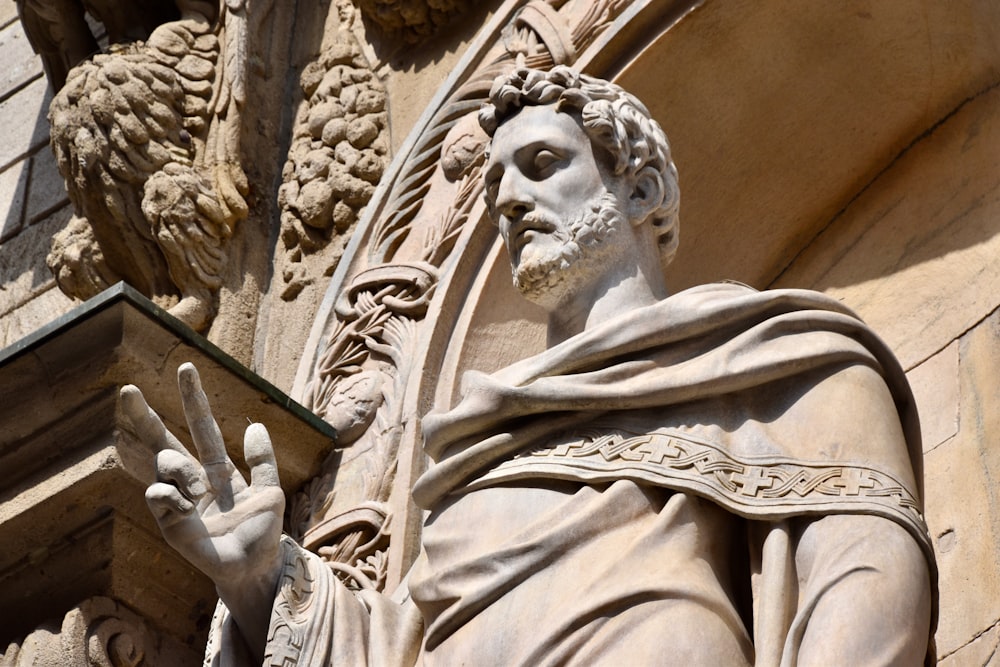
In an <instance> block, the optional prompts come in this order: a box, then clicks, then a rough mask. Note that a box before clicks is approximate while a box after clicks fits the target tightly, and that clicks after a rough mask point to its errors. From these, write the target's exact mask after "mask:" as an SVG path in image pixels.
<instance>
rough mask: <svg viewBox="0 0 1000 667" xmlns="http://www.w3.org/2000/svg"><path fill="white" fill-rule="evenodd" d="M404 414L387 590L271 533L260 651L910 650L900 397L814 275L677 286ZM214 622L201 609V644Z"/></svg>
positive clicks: (708, 653) (649, 653) (216, 647)
mask: <svg viewBox="0 0 1000 667" xmlns="http://www.w3.org/2000/svg"><path fill="white" fill-rule="evenodd" d="M423 431H424V438H425V448H426V451H427V454H428V455H429V456H430V458H431V459H432V461H433V463H432V464H431V465H430V467H429V469H428V471H427V472H426V473H425V474H424V475H423V476H422V477H421V478H420V479H419V480H418V481H417V483H416V485H415V487H414V490H413V497H414V500H415V501H416V502H417V504H418V505H419V506H421V507H422V508H424V509H426V510H427V511H428V514H427V520H426V522H425V526H424V529H423V533H422V545H423V550H422V553H421V556H420V558H419V559H418V561H417V563H416V564H415V566H414V568H413V570H412V571H411V573H410V576H409V577H408V581H407V584H406V588H405V589H404V590H403V591H401V592H400V595H398V596H397V597H396V598H395V599H394V600H390V599H389V598H387V597H384V596H381V595H380V594H377V593H374V592H371V591H366V592H363V593H361V594H359V595H357V596H355V595H352V594H350V593H349V592H348V591H347V590H346V589H345V588H344V587H343V586H342V585H341V584H340V582H339V581H337V580H336V579H335V577H333V576H332V575H331V574H330V571H329V570H328V569H327V568H326V567H325V566H323V565H322V563H321V562H320V561H319V560H318V558H316V557H315V556H312V555H311V554H308V553H307V552H304V551H303V550H301V549H300V548H298V547H297V546H295V545H294V544H292V543H291V542H290V540H287V539H286V541H285V542H284V546H283V552H284V554H285V558H286V566H285V573H286V574H285V576H284V577H283V580H282V583H281V586H280V587H279V591H278V593H277V595H276V598H275V605H274V610H273V613H272V624H271V630H270V634H271V636H270V638H269V644H268V654H267V656H268V657H267V659H266V660H265V664H268V665H270V664H274V665H287V664H299V665H326V664H362V663H365V662H367V663H368V664H420V665H437V664H441V665H451V664H475V665H487V664H496V665H501V664H532V665H534V664H594V663H597V662H602V663H617V664H647V663H656V664H692V663H693V664H731V665H742V664H745V665H751V664H755V665H779V664H780V665H794V664H797V663H798V662H799V661H800V659H802V660H804V659H805V658H804V657H803V656H812V657H814V658H815V656H816V655H817V651H819V650H820V649H817V647H821V648H822V650H823V651H830V650H833V649H831V648H830V646H833V645H835V646H836V647H837V650H838V651H839V650H840V647H842V648H843V652H842V653H837V654H836V655H838V656H840V657H841V659H842V660H850V661H852V662H854V663H855V664H890V663H894V662H895V663H900V662H906V661H908V662H909V663H911V664H912V663H913V660H914V657H915V656H920V657H923V656H924V654H925V653H927V652H928V651H927V647H928V644H929V640H928V637H929V634H930V633H931V631H932V627H933V621H932V618H931V616H932V612H931V611H930V609H931V607H932V606H933V602H932V598H933V593H932V591H933V589H934V564H933V556H932V553H931V547H930V541H929V538H928V535H927V529H926V525H925V523H924V520H923V516H922V500H921V494H922V489H921V447H920V438H919V428H918V422H917V416H916V411H915V408H914V405H913V399H912V396H911V394H910V391H909V388H908V385H907V383H906V380H905V377H904V375H903V372H902V369H901V368H900V367H899V365H898V363H897V361H896V360H895V358H894V357H893V355H892V354H891V352H890V351H889V350H888V348H887V347H886V346H885V344H884V343H883V342H882V341H881V340H880V339H879V338H878V337H877V336H875V335H874V334H873V333H872V332H871V330H870V329H868V328H867V327H866V326H865V325H864V324H863V323H861V322H860V320H858V319H857V317H856V316H854V315H853V314H852V313H851V312H850V311H849V310H848V309H846V308H845V307H843V306H842V305H841V304H839V303H838V302H836V301H834V300H832V299H829V298H827V297H825V296H823V295H820V294H817V293H813V292H807V291H799V290H776V291H769V292H755V291H753V290H751V289H750V288H747V287H745V286H742V285H737V284H733V283H720V284H713V285H706V286H702V287H698V288H693V289H690V290H686V291H684V292H681V293H679V294H677V295H674V296H672V297H670V298H668V299H666V300H664V301H661V302H659V303H657V304H655V305H652V306H649V307H646V308H641V309H637V310H634V311H631V312H629V313H627V314H625V315H623V316H621V317H619V318H617V319H615V320H614V321H611V322H607V323H604V324H602V325H600V326H598V327H595V328H593V329H590V330H588V331H585V332H583V333H581V334H579V335H577V336H574V337H572V338H570V339H568V340H566V341H565V342H563V343H561V344H558V345H556V346H554V347H552V348H550V349H549V350H547V351H545V352H543V353H542V354H539V355H536V356H533V357H530V358H528V359H525V360H523V361H521V362H518V363H516V364H514V365H512V366H510V367H508V368H505V369H503V370H501V371H499V372H497V373H495V374H493V375H485V374H481V373H476V372H470V373H468V374H467V375H466V377H465V378H464V381H463V390H462V400H461V401H460V402H459V404H458V405H457V406H456V407H455V408H454V409H452V410H451V411H449V412H446V413H443V414H432V415H428V416H426V417H425V418H424V420H423ZM859 594H860V595H863V599H862V598H861V597H859ZM861 610H865V611H866V612H867V616H866V615H865V614H863V613H860V611H861ZM853 619H863V620H862V621H861V622H854V620H853ZM852 622H853V623H854V626H856V627H854V626H852ZM845 628H846V629H845ZM233 632H234V628H232V623H231V619H228V618H227V616H226V614H225V613H224V611H223V613H222V614H220V615H219V616H218V617H217V619H216V630H215V632H213V640H212V642H210V647H209V654H210V655H211V656H214V659H215V660H217V661H218V664H225V656H226V652H227V651H229V652H233V651H238V650H239V649H238V648H234V647H233V644H235V643H238V641H237V640H236V638H235V636H234V634H233ZM837 633H840V634H839V635H838V634H837ZM831 635H834V637H833V638H834V639H835V640H836V641H835V642H834V644H829V640H830V636H831ZM824 642H827V643H824ZM227 647H228V648H227ZM286 654H288V655H289V656H291V657H288V658H287V659H286V657H285V655H286ZM232 655H236V653H232ZM820 655H823V654H820ZM826 657H827V658H829V659H833V654H827V655H826ZM845 664H846V663H845Z"/></svg>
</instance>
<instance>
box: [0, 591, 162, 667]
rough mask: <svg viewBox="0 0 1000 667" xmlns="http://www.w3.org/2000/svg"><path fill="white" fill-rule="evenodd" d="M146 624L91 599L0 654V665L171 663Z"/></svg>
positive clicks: (108, 602)
mask: <svg viewBox="0 0 1000 667" xmlns="http://www.w3.org/2000/svg"><path fill="white" fill-rule="evenodd" d="M160 649H161V647H160V641H159V639H158V638H157V636H156V635H155V634H154V633H152V632H151V631H150V630H149V628H148V627H147V626H146V624H145V622H144V621H143V620H142V618H140V617H139V616H138V615H136V614H135V613H134V612H132V611H130V610H129V609H128V608H126V607H124V606H123V605H121V604H119V603H118V602H116V601H114V600H112V599H110V598H106V597H93V598H90V599H88V600H85V601H83V602H82V603H80V604H79V605H77V606H76V607H75V608H73V609H72V610H70V611H69V613H67V614H66V616H65V617H64V618H63V620H62V622H61V623H59V624H55V623H52V624H47V625H45V626H42V627H41V628H39V629H38V630H36V631H35V632H33V633H31V634H30V635H28V636H27V637H26V638H25V639H24V641H22V642H20V643H15V644H11V645H10V646H9V647H7V649H6V652H4V653H2V654H0V665H4V667H35V666H36V665H88V666H90V667H135V666H138V665H161V664H173V661H172V660H169V659H168V656H166V655H163V654H162V653H161V650H160Z"/></svg>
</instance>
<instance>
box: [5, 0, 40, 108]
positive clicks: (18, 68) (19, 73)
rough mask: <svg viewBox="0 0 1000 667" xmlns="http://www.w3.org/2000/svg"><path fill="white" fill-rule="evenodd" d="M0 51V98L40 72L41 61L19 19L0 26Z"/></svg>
mask: <svg viewBox="0 0 1000 667" xmlns="http://www.w3.org/2000/svg"><path fill="white" fill-rule="evenodd" d="M5 4H9V3H5ZM0 19H2V17H0ZM0 22H2V21H0ZM0 53H3V68H2V69H0V99H3V98H4V97H6V96H7V95H8V94H9V93H10V92H11V91H13V90H14V89H15V88H19V87H20V86H23V85H24V84H25V83H27V82H28V81H30V80H31V79H34V78H37V77H38V76H40V75H41V74H42V63H41V61H40V60H39V59H38V56H36V55H35V52H34V51H33V50H32V49H31V44H30V43H29V42H28V38H27V36H26V35H25V34H24V29H23V27H22V26H21V23H20V21H15V22H14V23H11V24H10V25H8V26H7V27H5V28H0Z"/></svg>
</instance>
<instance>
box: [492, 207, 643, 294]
mask: <svg viewBox="0 0 1000 667" xmlns="http://www.w3.org/2000/svg"><path fill="white" fill-rule="evenodd" d="M584 208H585V210H584V211H582V212H581V213H579V214H578V215H577V216H575V217H572V218H570V219H569V220H568V221H567V220H564V221H562V224H560V221H557V220H552V219H551V217H550V216H549V215H547V214H545V213H540V212H536V213H529V214H528V215H526V216H525V221H526V222H528V223H530V224H533V225H539V226H543V227H546V228H550V229H552V230H553V231H552V232H551V235H552V240H554V241H556V242H558V243H559V244H560V245H558V246H557V247H547V248H544V249H541V250H538V249H536V248H535V247H534V246H532V245H530V244H529V245H527V246H524V247H523V248H522V249H521V250H519V251H518V253H517V257H513V256H512V257H511V274H512V276H513V278H514V287H515V288H517V290H518V291H519V292H520V293H521V294H522V295H523V296H524V297H525V298H526V299H528V300H529V301H537V300H538V299H540V298H541V297H542V295H543V294H551V293H553V292H560V291H564V290H561V289H559V288H560V286H562V285H564V284H566V283H572V282H574V277H575V274H576V273H578V272H581V271H587V270H588V267H590V266H593V265H594V263H596V262H600V261H601V259H602V253H601V248H602V247H605V246H604V245H603V243H604V241H605V240H606V239H607V238H608V237H609V236H610V235H611V234H614V233H615V232H616V231H617V230H618V228H619V227H620V226H621V225H623V224H627V221H626V220H625V214H624V213H623V212H622V210H621V205H620V203H619V201H618V198H617V197H616V196H615V195H613V194H611V193H610V192H605V193H603V194H601V195H599V196H597V197H595V198H594V200H593V201H591V202H590V203H589V204H587V205H586V206H585V207H584ZM508 247H510V246H508Z"/></svg>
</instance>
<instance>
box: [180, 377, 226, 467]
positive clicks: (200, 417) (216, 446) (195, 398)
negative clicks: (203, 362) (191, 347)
mask: <svg viewBox="0 0 1000 667" xmlns="http://www.w3.org/2000/svg"><path fill="white" fill-rule="evenodd" d="M177 383H178V385H179V386H180V390H181V402H182V403H183V404H184V416H185V417H187V423H188V428H189V429H190V430H191V439H192V440H193V441H194V446H195V448H196V449H197V450H198V458H200V459H201V464H202V465H203V466H205V467H206V468H207V467H208V466H211V465H214V464H218V463H229V462H230V461H229V455H228V454H227V453H226V444H225V441H223V439H222V431H221V430H219V425H218V424H217V423H216V421H215V417H214V416H213V415H212V408H211V406H209V404H208V396H206V395H205V391H204V390H203V389H202V388H201V378H200V377H199V376H198V371H197V370H196V369H195V367H194V364H192V363H190V362H187V363H183V364H181V367H180V368H178V369H177Z"/></svg>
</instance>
